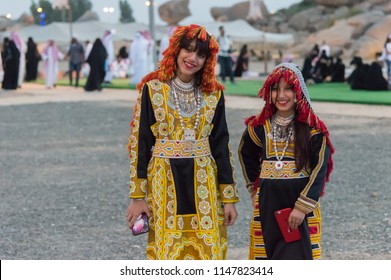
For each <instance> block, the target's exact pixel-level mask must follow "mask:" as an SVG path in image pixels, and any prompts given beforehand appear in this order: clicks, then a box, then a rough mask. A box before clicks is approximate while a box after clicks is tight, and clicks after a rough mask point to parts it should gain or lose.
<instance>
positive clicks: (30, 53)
mask: <svg viewBox="0 0 391 280" xmlns="http://www.w3.org/2000/svg"><path fill="white" fill-rule="evenodd" d="M40 60H41V56H40V54H39V52H38V49H37V44H36V43H35V42H34V40H33V38H31V37H29V38H28V40H27V52H26V77H25V80H26V81H27V82H29V81H35V80H36V79H37V76H38V62H39V61H40Z"/></svg>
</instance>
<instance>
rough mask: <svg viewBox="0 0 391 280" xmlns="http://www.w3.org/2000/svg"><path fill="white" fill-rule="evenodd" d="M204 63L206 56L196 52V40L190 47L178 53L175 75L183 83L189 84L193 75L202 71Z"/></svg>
mask: <svg viewBox="0 0 391 280" xmlns="http://www.w3.org/2000/svg"><path fill="white" fill-rule="evenodd" d="M205 61H206V55H205V54H201V53H200V52H199V51H198V50H196V39H193V40H192V41H191V43H190V45H189V46H188V47H186V48H182V49H181V50H180V51H179V54H178V58H177V65H178V67H177V71H176V74H177V76H178V78H179V79H181V80H182V81H183V82H190V81H191V80H192V79H193V77H194V75H195V74H196V73H197V72H198V71H200V70H201V69H202V67H203V66H204V64H205Z"/></svg>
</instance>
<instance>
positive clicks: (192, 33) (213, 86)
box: [137, 24, 224, 93]
mask: <svg viewBox="0 0 391 280" xmlns="http://www.w3.org/2000/svg"><path fill="white" fill-rule="evenodd" d="M184 36H186V38H187V39H194V38H196V39H197V40H200V41H202V42H207V41H208V40H209V51H210V56H209V57H208V58H207V60H206V61H205V65H204V67H203V74H202V78H201V85H200V88H201V91H202V92H204V93H211V92H215V91H217V90H223V89H224V87H223V85H221V84H220V83H219V82H218V81H217V79H216V76H215V66H216V62H217V53H218V51H219V44H218V43H217V41H216V39H215V38H214V37H213V36H212V35H210V34H209V33H208V32H207V31H206V29H205V27H203V26H200V25H196V24H191V25H187V26H178V27H177V28H176V29H175V30H174V32H173V34H172V36H171V37H170V43H169V46H168V48H167V49H166V50H165V51H164V52H163V56H164V57H163V59H162V61H161V62H160V63H159V68H158V69H157V70H155V71H153V72H151V73H149V74H148V75H146V76H145V77H144V78H143V79H142V80H141V82H140V83H139V84H138V85H137V89H138V91H141V90H142V88H143V87H144V85H145V84H146V83H147V82H149V81H151V80H154V79H158V80H160V81H169V80H171V79H173V78H174V77H175V74H176V69H177V63H176V59H177V57H178V55H179V52H180V50H181V40H182V38H183V37H184Z"/></svg>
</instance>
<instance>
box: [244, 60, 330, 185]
mask: <svg viewBox="0 0 391 280" xmlns="http://www.w3.org/2000/svg"><path fill="white" fill-rule="evenodd" d="M281 78H283V79H284V81H285V82H286V83H287V84H288V85H290V86H291V87H292V88H293V91H294V92H295V94H296V96H295V97H296V100H297V106H296V112H295V119H296V121H299V122H302V123H306V124H308V125H309V126H310V127H313V128H314V129H316V130H319V131H321V132H322V133H323V134H324V135H325V136H326V139H327V145H328V146H329V147H330V153H331V154H330V158H329V161H328V163H327V164H328V169H327V176H326V182H328V181H329V175H330V173H331V171H332V169H333V160H332V154H333V153H334V147H333V145H332V144H331V141H330V137H329V131H328V129H327V127H326V125H325V124H324V123H323V122H322V121H321V120H320V119H319V117H318V116H317V115H316V114H315V113H314V111H313V109H312V105H311V100H310V96H309V94H308V89H307V86H306V84H305V82H304V78H303V75H302V73H301V71H300V70H299V68H298V67H297V65H295V64H293V63H281V64H279V65H277V66H276V67H275V68H274V69H273V70H272V72H271V73H270V74H269V75H268V77H267V78H266V81H265V83H264V85H263V87H262V88H261V89H260V90H259V92H258V96H259V97H260V98H263V100H264V101H265V107H264V108H263V109H262V111H261V113H260V114H259V115H256V116H252V117H250V118H248V119H246V121H245V123H246V125H251V126H260V125H263V124H265V122H266V120H267V119H270V118H271V117H272V116H273V114H274V113H275V112H276V110H277V108H276V107H275V105H274V104H273V102H272V98H271V88H272V86H273V85H275V84H278V82H279V80H280V79H281Z"/></svg>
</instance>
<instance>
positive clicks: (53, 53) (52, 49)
mask: <svg viewBox="0 0 391 280" xmlns="http://www.w3.org/2000/svg"><path fill="white" fill-rule="evenodd" d="M41 56H42V60H43V61H44V63H45V64H44V70H45V83H46V87H47V88H52V87H55V86H56V83H57V76H58V61H59V60H61V59H64V54H63V53H62V52H61V51H60V50H59V49H58V48H57V45H56V43H55V42H54V41H53V40H49V42H48V44H47V46H46V47H45V49H44V50H43V52H42V55H41Z"/></svg>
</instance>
